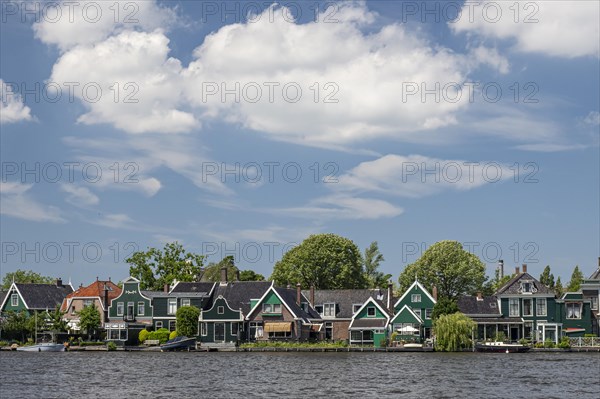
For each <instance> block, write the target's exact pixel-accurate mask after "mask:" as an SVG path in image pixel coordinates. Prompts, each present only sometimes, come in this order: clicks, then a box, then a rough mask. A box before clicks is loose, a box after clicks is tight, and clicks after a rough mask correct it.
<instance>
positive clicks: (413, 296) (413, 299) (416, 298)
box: [410, 294, 421, 303]
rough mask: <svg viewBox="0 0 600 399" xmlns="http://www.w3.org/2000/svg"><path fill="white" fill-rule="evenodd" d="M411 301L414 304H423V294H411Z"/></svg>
mask: <svg viewBox="0 0 600 399" xmlns="http://www.w3.org/2000/svg"><path fill="white" fill-rule="evenodd" d="M410 301H411V302H413V303H421V294H411V295H410Z"/></svg>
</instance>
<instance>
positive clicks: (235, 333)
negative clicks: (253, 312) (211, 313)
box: [229, 321, 240, 337]
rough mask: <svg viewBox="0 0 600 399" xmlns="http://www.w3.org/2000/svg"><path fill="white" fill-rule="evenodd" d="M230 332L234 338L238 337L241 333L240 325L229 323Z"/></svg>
mask: <svg viewBox="0 0 600 399" xmlns="http://www.w3.org/2000/svg"><path fill="white" fill-rule="evenodd" d="M234 326H235V332H234V331H233V327H234ZM229 330H230V331H231V335H232V336H236V337H237V336H238V335H239V333H240V325H239V323H237V322H234V321H232V322H231V323H229Z"/></svg>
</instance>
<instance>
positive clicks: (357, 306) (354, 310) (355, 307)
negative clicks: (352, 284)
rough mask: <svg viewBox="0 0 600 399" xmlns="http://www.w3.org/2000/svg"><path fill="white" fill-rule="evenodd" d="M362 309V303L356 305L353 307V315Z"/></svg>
mask: <svg viewBox="0 0 600 399" xmlns="http://www.w3.org/2000/svg"><path fill="white" fill-rule="evenodd" d="M361 307H362V304H361V303H355V304H354V305H352V314H355V313H356V312H358V311H359V309H360V308H361Z"/></svg>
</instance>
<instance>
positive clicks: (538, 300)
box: [535, 298, 548, 316]
mask: <svg viewBox="0 0 600 399" xmlns="http://www.w3.org/2000/svg"><path fill="white" fill-rule="evenodd" d="M542 303H543V304H544V312H540V305H541V304H542ZM535 315H536V316H547V315H548V301H547V300H546V298H536V299H535Z"/></svg>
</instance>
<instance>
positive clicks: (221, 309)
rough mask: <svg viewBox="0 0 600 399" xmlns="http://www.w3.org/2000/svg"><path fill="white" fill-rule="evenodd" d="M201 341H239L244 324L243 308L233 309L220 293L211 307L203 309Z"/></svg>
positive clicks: (200, 320)
mask: <svg viewBox="0 0 600 399" xmlns="http://www.w3.org/2000/svg"><path fill="white" fill-rule="evenodd" d="M199 323H200V327H199V330H200V332H199V341H200V342H203V343H237V342H238V341H239V340H240V334H241V333H242V331H243V326H244V314H243V313H242V311H241V309H233V308H232V307H231V306H229V303H228V302H227V299H225V298H224V297H223V296H222V295H219V296H218V297H217V298H216V299H215V300H214V301H213V302H212V306H211V307H210V308H209V309H206V310H202V312H200V318H199Z"/></svg>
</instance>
